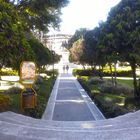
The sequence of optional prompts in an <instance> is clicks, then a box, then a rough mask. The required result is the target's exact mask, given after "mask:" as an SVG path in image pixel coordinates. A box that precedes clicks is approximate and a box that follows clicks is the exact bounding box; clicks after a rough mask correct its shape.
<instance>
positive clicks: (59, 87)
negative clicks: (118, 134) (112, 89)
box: [42, 73, 105, 121]
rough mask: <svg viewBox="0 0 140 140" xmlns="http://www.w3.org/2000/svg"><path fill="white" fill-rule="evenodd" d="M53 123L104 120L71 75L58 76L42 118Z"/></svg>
mask: <svg viewBox="0 0 140 140" xmlns="http://www.w3.org/2000/svg"><path fill="white" fill-rule="evenodd" d="M42 118H43V119H46V120H54V121H93V120H101V119H105V118H104V116H103V115H102V113H101V112H100V111H99V109H98V108H97V107H96V105H95V104H94V103H93V102H92V100H91V99H90V98H89V96H88V95H87V93H86V92H85V90H84V89H83V88H82V87H81V85H80V84H79V82H78V81H77V80H76V78H75V77H74V76H73V75H72V74H69V73H68V74H60V75H59V76H58V78H57V80H56V82H55V85H54V88H53V90H52V93H51V97H50V99H49V102H48V105H47V108H46V110H45V113H44V115H43V117H42Z"/></svg>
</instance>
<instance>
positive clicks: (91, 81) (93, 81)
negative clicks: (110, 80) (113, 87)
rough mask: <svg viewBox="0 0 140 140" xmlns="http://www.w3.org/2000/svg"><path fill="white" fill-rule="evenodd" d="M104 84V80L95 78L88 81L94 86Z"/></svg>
mask: <svg viewBox="0 0 140 140" xmlns="http://www.w3.org/2000/svg"><path fill="white" fill-rule="evenodd" d="M104 82H105V81H104V80H102V79H100V78H97V77H92V78H90V79H89V81H88V83H89V84H94V85H98V84H103V83H104Z"/></svg>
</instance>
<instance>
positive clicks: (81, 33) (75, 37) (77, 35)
mask: <svg viewBox="0 0 140 140" xmlns="http://www.w3.org/2000/svg"><path fill="white" fill-rule="evenodd" d="M86 32H87V29H86V28H80V29H79V30H77V31H76V32H75V34H74V35H73V36H72V37H71V38H70V39H69V41H68V48H69V49H70V48H71V47H72V46H73V44H74V43H75V42H76V41H77V40H79V39H81V38H83V36H84V35H85V34H86Z"/></svg>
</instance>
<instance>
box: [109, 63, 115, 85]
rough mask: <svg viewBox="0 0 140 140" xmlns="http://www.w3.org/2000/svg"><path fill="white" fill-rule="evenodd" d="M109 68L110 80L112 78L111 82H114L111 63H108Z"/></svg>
mask: <svg viewBox="0 0 140 140" xmlns="http://www.w3.org/2000/svg"><path fill="white" fill-rule="evenodd" d="M109 68H110V72H111V80H112V84H113V83H114V82H113V81H114V80H113V72H112V66H111V63H109Z"/></svg>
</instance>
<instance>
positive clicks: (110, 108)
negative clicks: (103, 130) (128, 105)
mask: <svg viewBox="0 0 140 140" xmlns="http://www.w3.org/2000/svg"><path fill="white" fill-rule="evenodd" d="M94 101H95V103H96V104H97V106H98V107H99V108H100V110H101V111H102V112H103V114H104V116H105V117H106V118H113V117H117V116H119V115H123V114H126V113H128V111H127V110H126V109H125V108H123V107H121V106H118V105H116V104H114V103H112V102H111V101H109V100H108V101H107V100H104V98H103V97H102V95H100V96H95V99H94Z"/></svg>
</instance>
